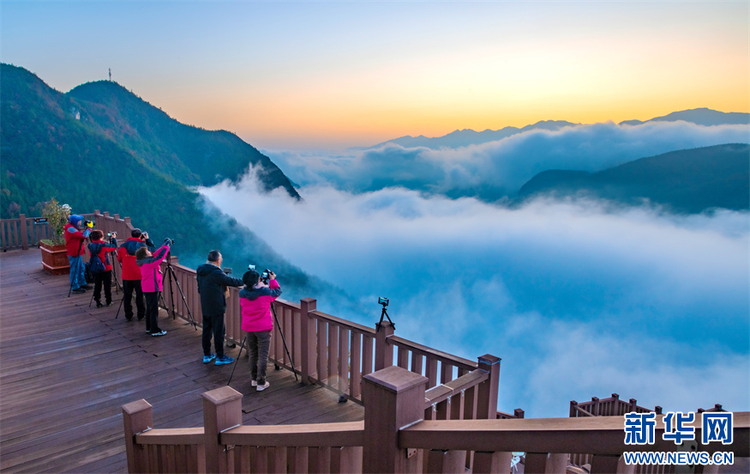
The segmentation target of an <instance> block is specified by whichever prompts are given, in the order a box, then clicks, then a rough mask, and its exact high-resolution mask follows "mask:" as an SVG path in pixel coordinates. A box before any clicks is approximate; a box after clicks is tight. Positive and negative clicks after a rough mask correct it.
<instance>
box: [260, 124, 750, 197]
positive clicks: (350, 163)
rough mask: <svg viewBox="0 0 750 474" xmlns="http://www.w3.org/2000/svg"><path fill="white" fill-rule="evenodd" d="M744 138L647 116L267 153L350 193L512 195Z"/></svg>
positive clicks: (732, 130) (747, 131)
mask: <svg viewBox="0 0 750 474" xmlns="http://www.w3.org/2000/svg"><path fill="white" fill-rule="evenodd" d="M748 142H750V128H748V126H745V125H722V126H711V127H704V126H700V125H695V124H692V123H687V122H648V123H645V124H642V125H637V126H619V125H617V124H615V123H612V122H608V123H597V124H592V125H582V126H576V127H567V128H564V129H562V130H560V131H556V132H549V131H543V130H537V131H530V132H526V133H522V134H518V135H514V136H511V137H508V138H506V139H503V140H499V141H496V142H489V143H484V144H481V145H472V146H468V147H464V148H458V149H441V150H432V149H429V148H403V147H401V146H398V145H386V146H384V147H382V148H378V149H375V150H366V151H358V152H353V153H352V154H351V155H338V156H331V155H327V154H325V153H316V154H304V155H303V154H297V153H290V152H274V151H266V153H268V155H269V156H270V157H271V158H272V159H273V160H274V161H275V162H276V163H278V164H279V166H280V167H281V168H282V169H283V170H284V171H285V172H286V173H287V174H288V175H289V176H290V177H291V179H292V180H293V181H295V182H297V183H299V184H301V185H311V184H322V183H332V184H333V185H335V186H336V187H337V188H339V189H343V190H348V191H353V192H362V191H373V190H377V189H382V188H385V187H389V186H401V187H405V188H408V189H414V190H419V191H427V192H431V193H440V194H447V195H451V196H456V195H464V194H473V193H478V194H477V195H485V196H495V197H499V196H500V195H502V194H505V195H510V196H514V195H515V194H516V193H517V192H518V190H519V189H520V188H521V186H522V185H523V184H524V183H525V182H527V181H528V180H529V179H531V178H533V177H534V176H535V175H536V174H538V173H540V172H542V171H545V170H550V169H564V170H583V171H592V172H593V171H600V170H603V169H605V168H609V167H612V166H616V165H619V164H622V163H625V162H628V161H632V160H636V159H638V158H644V157H649V156H655V155H659V154H662V153H667V152H670V151H675V150H682V149H690V148H698V147H705V146H712V145H719V144H725V143H748ZM482 193H484V194H482ZM493 200H494V199H493Z"/></svg>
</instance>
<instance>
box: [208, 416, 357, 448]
mask: <svg viewBox="0 0 750 474" xmlns="http://www.w3.org/2000/svg"><path fill="white" fill-rule="evenodd" d="M364 433H365V423H364V421H353V422H347V423H315V424H305V425H276V426H238V427H237V428H233V429H231V430H228V431H226V432H224V433H222V434H221V443H222V444H225V445H234V446H316V447H323V446H336V447H346V446H362V445H363V443H364Z"/></svg>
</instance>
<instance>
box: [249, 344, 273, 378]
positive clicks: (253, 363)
mask: <svg viewBox="0 0 750 474" xmlns="http://www.w3.org/2000/svg"><path fill="white" fill-rule="evenodd" d="M270 346H271V331H257V332H249V333H247V353H248V354H249V355H250V372H251V375H252V377H253V380H256V381H257V382H258V385H263V384H265V383H266V366H267V365H268V348H269V347H270Z"/></svg>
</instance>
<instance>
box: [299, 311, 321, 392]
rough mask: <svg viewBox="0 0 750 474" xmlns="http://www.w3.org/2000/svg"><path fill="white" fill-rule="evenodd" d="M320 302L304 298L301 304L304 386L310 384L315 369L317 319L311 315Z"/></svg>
mask: <svg viewBox="0 0 750 474" xmlns="http://www.w3.org/2000/svg"><path fill="white" fill-rule="evenodd" d="M317 305H318V302H317V300H316V299H315V298H304V299H301V300H300V302H299V307H300V319H301V327H300V329H301V332H302V360H301V361H300V363H301V364H300V365H301V372H302V373H301V375H302V384H303V385H309V384H310V375H312V374H311V373H312V370H313V369H314V368H315V341H316V334H315V318H313V317H312V315H311V314H310V313H311V312H313V311H315V309H316V308H317Z"/></svg>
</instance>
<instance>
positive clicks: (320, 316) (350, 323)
mask: <svg viewBox="0 0 750 474" xmlns="http://www.w3.org/2000/svg"><path fill="white" fill-rule="evenodd" d="M310 314H312V315H313V316H315V317H316V318H318V319H323V320H325V321H328V322H329V323H334V324H338V325H339V326H343V327H345V328H347V329H351V330H353V331H358V332H361V333H363V334H369V335H371V336H374V335H375V330H374V329H372V328H369V327H367V326H363V325H362V324H358V323H355V322H353V321H347V320H346V319H341V318H337V317H336V316H331V315H330V314H326V313H324V312H322V311H318V310H315V311H310Z"/></svg>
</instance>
